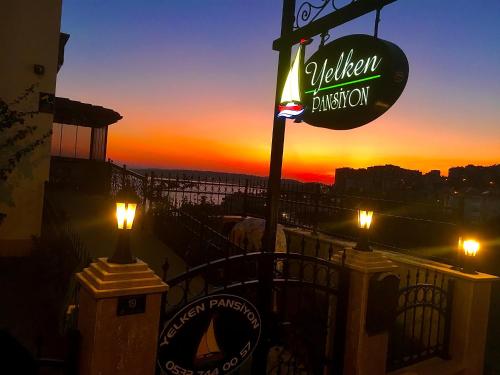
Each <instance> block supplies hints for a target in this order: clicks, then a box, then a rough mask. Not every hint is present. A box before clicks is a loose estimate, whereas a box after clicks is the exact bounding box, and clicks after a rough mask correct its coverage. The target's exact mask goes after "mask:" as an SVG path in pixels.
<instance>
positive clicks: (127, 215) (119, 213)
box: [116, 202, 137, 229]
mask: <svg viewBox="0 0 500 375" xmlns="http://www.w3.org/2000/svg"><path fill="white" fill-rule="evenodd" d="M136 208H137V203H126V202H116V221H117V225H118V229H132V225H133V224H134V217H135V210H136Z"/></svg>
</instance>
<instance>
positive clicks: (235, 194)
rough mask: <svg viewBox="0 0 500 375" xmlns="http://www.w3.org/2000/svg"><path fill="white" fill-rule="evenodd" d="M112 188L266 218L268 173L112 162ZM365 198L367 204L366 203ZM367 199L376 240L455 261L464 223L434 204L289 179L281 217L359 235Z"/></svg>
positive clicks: (204, 213)
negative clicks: (144, 170) (144, 168)
mask: <svg viewBox="0 0 500 375" xmlns="http://www.w3.org/2000/svg"><path fill="white" fill-rule="evenodd" d="M111 165H112V174H111V192H112V193H113V194H114V193H116V192H117V191H118V190H119V189H120V188H121V187H123V186H124V185H125V184H129V185H130V186H132V187H133V188H134V190H135V191H136V193H137V194H138V196H139V197H140V198H141V200H142V202H143V204H144V207H145V208H146V211H149V209H150V208H151V207H153V208H155V209H158V208H161V207H165V206H173V207H177V208H182V210H183V211H184V212H188V213H190V214H191V215H192V216H194V217H199V218H206V217H208V216H224V215H240V216H253V217H260V218H264V216H265V211H266V200H267V199H266V197H267V181H266V179H265V178H258V177H241V178H237V177H234V178H231V177H228V176H227V175H226V176H225V177H222V176H220V175H217V174H208V173H207V174H203V172H200V173H197V174H186V173H176V172H170V173H162V174H155V173H150V174H146V175H141V174H139V173H136V172H134V171H131V170H129V169H127V168H126V167H125V166H123V167H120V166H117V165H114V164H112V163H111ZM360 202H362V203H360ZM360 204H366V205H368V206H369V207H371V208H372V209H374V211H375V219H374V225H373V228H372V230H371V237H370V242H372V243H373V244H377V245H380V246H385V247H387V248H390V249H393V250H397V251H401V252H405V251H408V250H411V249H414V248H432V249H435V251H434V252H433V253H432V254H427V255H426V256H427V257H429V258H432V259H434V260H439V261H445V262H453V261H454V259H453V258H451V254H452V253H453V250H452V246H453V245H454V244H455V242H456V241H455V240H456V238H458V235H459V234H458V231H459V226H458V225H457V224H456V223H454V222H453V220H452V218H453V214H452V213H450V212H448V211H446V210H444V209H442V208H440V207H438V206H436V205H433V204H428V203H411V204H410V203H409V202H403V201H397V200H389V199H376V198H366V197H353V196H347V195H338V194H336V193H335V192H334V190H333V188H332V187H331V186H327V185H322V184H319V183H299V182H295V181H287V180H284V181H283V182H282V186H281V196H280V207H279V222H280V223H281V224H284V225H289V226H296V227H302V228H307V229H309V230H312V231H313V232H322V233H325V234H328V235H332V236H336V237H340V238H345V239H350V240H356V239H357V238H358V233H357V228H356V225H355V217H356V210H357V208H360V207H361V206H360Z"/></svg>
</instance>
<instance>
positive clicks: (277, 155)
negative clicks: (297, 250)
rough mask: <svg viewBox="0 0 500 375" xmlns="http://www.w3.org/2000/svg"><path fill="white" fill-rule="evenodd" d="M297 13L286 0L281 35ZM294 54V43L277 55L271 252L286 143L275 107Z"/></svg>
mask: <svg viewBox="0 0 500 375" xmlns="http://www.w3.org/2000/svg"><path fill="white" fill-rule="evenodd" d="M294 14H295V0H283V18H282V21H281V37H285V36H287V35H289V34H290V33H291V32H292V31H293V21H294ZM291 55H292V49H291V46H286V47H284V48H283V49H281V50H280V51H279V57H278V75H277V76H278V77H277V80H276V96H275V100H274V121H273V139H272V145H271V160H270V165H269V179H268V190H267V206H266V228H265V232H264V237H263V243H262V247H263V250H264V251H270V252H274V247H275V243H276V227H277V224H278V211H279V203H280V202H279V201H280V189H281V167H282V164H283V146H284V142H285V119H282V118H278V117H277V116H276V108H277V106H278V104H279V102H280V98H281V90H282V89H283V85H284V83H285V79H286V75H287V73H288V70H289V69H290V61H291Z"/></svg>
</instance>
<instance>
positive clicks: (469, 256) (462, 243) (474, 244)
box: [458, 237, 481, 274]
mask: <svg viewBox="0 0 500 375" xmlns="http://www.w3.org/2000/svg"><path fill="white" fill-rule="evenodd" d="M480 248H481V244H480V243H479V241H477V240H476V239H474V238H462V237H460V238H459V239H458V251H459V253H460V255H461V257H462V259H463V262H462V268H461V271H462V272H464V273H470V274H475V273H477V272H476V271H475V270H474V263H475V262H474V260H475V257H476V255H477V254H478V252H479V249H480Z"/></svg>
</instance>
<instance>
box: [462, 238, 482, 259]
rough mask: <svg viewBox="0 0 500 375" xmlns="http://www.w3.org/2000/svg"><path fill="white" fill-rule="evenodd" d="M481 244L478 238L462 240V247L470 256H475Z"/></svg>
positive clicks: (465, 253)
mask: <svg viewBox="0 0 500 375" xmlns="http://www.w3.org/2000/svg"><path fill="white" fill-rule="evenodd" d="M480 247H481V245H480V244H479V242H478V241H476V240H472V239H469V240H465V241H463V242H462V249H463V251H464V255H466V256H469V257H475V256H476V254H477V252H478V251H479V248H480Z"/></svg>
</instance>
